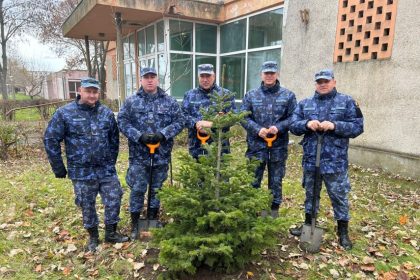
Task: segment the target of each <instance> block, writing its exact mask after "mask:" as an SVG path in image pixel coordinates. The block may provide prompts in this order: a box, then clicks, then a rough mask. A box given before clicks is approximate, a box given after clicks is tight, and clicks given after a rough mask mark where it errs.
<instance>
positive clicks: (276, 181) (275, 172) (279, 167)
mask: <svg viewBox="0 0 420 280" xmlns="http://www.w3.org/2000/svg"><path fill="white" fill-rule="evenodd" d="M266 165H267V169H268V175H269V178H268V181H269V182H270V183H269V186H268V188H269V189H270V191H271V194H272V195H273V202H272V207H273V206H274V207H277V206H279V205H280V204H281V203H282V200H283V195H282V181H283V177H284V174H285V173H286V166H285V162H283V161H274V162H270V163H268V162H267V161H263V162H261V163H260V164H259V165H258V166H257V169H255V181H254V182H253V183H252V186H253V187H254V188H260V187H261V180H262V177H263V175H264V170H265V166H266Z"/></svg>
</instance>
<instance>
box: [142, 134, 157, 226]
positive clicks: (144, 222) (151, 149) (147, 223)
mask: <svg viewBox="0 0 420 280" xmlns="http://www.w3.org/2000/svg"><path fill="white" fill-rule="evenodd" d="M146 146H147V147H148V148H149V155H150V164H149V168H150V171H149V186H148V188H147V208H146V214H145V215H144V218H140V219H139V231H148V230H149V228H156V227H158V225H159V220H157V219H149V213H150V201H151V199H152V183H153V159H154V155H155V151H156V149H157V148H158V147H159V146H160V143H159V142H157V143H155V144H146Z"/></svg>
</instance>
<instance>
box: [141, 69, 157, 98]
mask: <svg viewBox="0 0 420 280" xmlns="http://www.w3.org/2000/svg"><path fill="white" fill-rule="evenodd" d="M140 82H141V86H142V87H143V90H144V91H145V92H147V93H155V92H156V91H157V86H158V84H159V79H158V78H157V76H156V75H155V74H146V75H144V76H143V77H142V78H141V81H140Z"/></svg>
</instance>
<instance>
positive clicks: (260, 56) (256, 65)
mask: <svg viewBox="0 0 420 280" xmlns="http://www.w3.org/2000/svg"><path fill="white" fill-rule="evenodd" d="M280 52H281V50H280V49H274V50H267V51H260V52H250V53H248V65H247V67H248V69H247V83H246V90H247V91H249V90H251V89H254V88H257V87H259V86H260V84H261V77H260V70H261V65H262V64H263V63H264V61H267V60H274V61H277V64H278V65H279V66H280V56H281V53H280Z"/></svg>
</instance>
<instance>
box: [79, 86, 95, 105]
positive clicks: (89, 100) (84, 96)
mask: <svg viewBox="0 0 420 280" xmlns="http://www.w3.org/2000/svg"><path fill="white" fill-rule="evenodd" d="M79 90H80V101H79V102H80V103H81V104H86V105H88V106H94V105H95V103H96V102H97V101H98V99H99V90H98V89H97V88H95V87H87V88H85V87H80V89H79Z"/></svg>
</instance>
